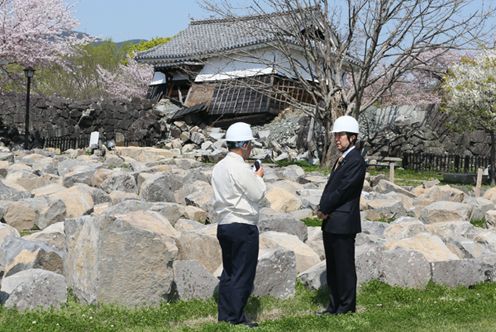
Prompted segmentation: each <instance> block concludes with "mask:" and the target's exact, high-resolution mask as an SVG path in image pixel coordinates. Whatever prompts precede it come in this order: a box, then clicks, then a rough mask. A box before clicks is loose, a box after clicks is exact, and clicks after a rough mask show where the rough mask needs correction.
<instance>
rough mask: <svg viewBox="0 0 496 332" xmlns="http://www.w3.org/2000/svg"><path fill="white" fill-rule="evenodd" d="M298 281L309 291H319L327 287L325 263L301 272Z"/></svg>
mask: <svg viewBox="0 0 496 332" xmlns="http://www.w3.org/2000/svg"><path fill="white" fill-rule="evenodd" d="M298 279H299V280H300V281H301V282H302V283H303V285H305V287H307V288H309V289H314V290H317V289H320V288H323V287H326V286H327V273H326V262H325V261H322V262H320V263H318V264H316V265H314V266H312V267H310V268H309V269H308V270H305V271H303V272H301V273H300V274H299V275H298Z"/></svg>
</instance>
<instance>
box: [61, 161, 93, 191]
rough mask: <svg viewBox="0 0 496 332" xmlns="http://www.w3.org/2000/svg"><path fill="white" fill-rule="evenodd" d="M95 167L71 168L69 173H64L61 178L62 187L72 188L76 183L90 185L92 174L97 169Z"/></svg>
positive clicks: (81, 166)
mask: <svg viewBox="0 0 496 332" xmlns="http://www.w3.org/2000/svg"><path fill="white" fill-rule="evenodd" d="M97 167H99V166H97V165H80V166H77V167H73V168H72V169H71V170H70V171H69V172H66V173H65V174H64V176H63V177H62V184H63V185H64V187H72V186H73V185H74V184H76V183H84V184H87V185H90V184H91V182H92V179H93V174H94V173H95V171H96V169H97Z"/></svg>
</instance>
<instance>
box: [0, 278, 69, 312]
mask: <svg viewBox="0 0 496 332" xmlns="http://www.w3.org/2000/svg"><path fill="white" fill-rule="evenodd" d="M1 295H3V296H1V297H2V299H1V302H2V303H3V304H4V306H5V307H6V308H15V309H17V310H34V309H39V308H43V309H49V308H60V306H61V305H63V304H64V303H66V302H67V284H66V281H65V278H64V276H62V275H60V274H57V273H54V272H50V271H45V270H41V269H30V270H25V271H22V272H19V273H17V274H15V275H12V276H10V277H5V278H3V279H2V288H1Z"/></svg>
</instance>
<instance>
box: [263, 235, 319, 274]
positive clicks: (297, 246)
mask: <svg viewBox="0 0 496 332" xmlns="http://www.w3.org/2000/svg"><path fill="white" fill-rule="evenodd" d="M277 247H282V248H284V249H287V250H292V251H294V253H295V255H296V272H297V273H301V272H303V271H305V270H307V269H309V268H310V267H312V266H314V265H316V264H318V263H320V257H319V255H317V253H315V251H313V250H312V248H310V247H309V246H308V245H306V244H305V243H303V242H302V241H301V240H300V239H299V238H298V237H296V236H295V235H291V234H287V233H279V232H273V231H269V232H264V233H262V234H260V248H261V249H274V248H277Z"/></svg>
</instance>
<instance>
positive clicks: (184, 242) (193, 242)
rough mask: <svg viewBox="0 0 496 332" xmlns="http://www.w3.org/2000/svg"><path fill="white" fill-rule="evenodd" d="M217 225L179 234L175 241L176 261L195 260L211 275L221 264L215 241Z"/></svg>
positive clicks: (219, 250) (218, 248)
mask: <svg viewBox="0 0 496 332" xmlns="http://www.w3.org/2000/svg"><path fill="white" fill-rule="evenodd" d="M216 234H217V225H210V226H205V227H203V228H201V229H199V230H193V231H189V232H187V231H186V232H183V233H181V236H179V237H178V239H177V247H178V248H179V255H178V259H181V260H196V261H198V262H200V263H201V264H203V266H204V267H205V268H206V269H207V271H208V272H210V273H213V272H214V271H215V270H216V269H217V267H218V266H219V265H220V264H221V263H222V253H221V249H220V245H219V241H218V240H217V236H216Z"/></svg>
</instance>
